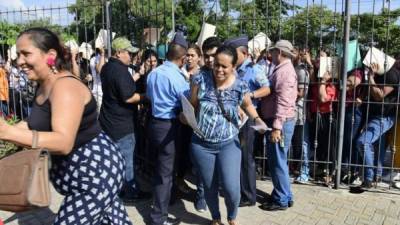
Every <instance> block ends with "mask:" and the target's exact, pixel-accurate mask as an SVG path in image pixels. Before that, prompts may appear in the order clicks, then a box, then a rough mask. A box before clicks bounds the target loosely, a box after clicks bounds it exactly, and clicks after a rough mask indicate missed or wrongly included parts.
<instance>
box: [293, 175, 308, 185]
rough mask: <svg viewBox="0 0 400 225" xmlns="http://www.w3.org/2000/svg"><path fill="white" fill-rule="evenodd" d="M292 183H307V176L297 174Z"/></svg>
mask: <svg viewBox="0 0 400 225" xmlns="http://www.w3.org/2000/svg"><path fill="white" fill-rule="evenodd" d="M294 183H296V184H308V183H309V181H308V177H304V176H298V177H297V178H296V179H295V180H294Z"/></svg>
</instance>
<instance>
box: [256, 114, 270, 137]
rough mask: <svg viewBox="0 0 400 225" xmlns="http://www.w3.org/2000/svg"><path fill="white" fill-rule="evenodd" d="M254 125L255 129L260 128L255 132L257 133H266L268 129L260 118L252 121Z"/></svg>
mask: <svg viewBox="0 0 400 225" xmlns="http://www.w3.org/2000/svg"><path fill="white" fill-rule="evenodd" d="M254 123H255V126H256V127H260V129H258V130H257V132H258V133H260V134H264V133H265V132H266V131H267V129H268V127H267V124H265V123H264V121H263V120H262V119H261V118H260V117H258V118H257V119H256V120H255V121H254Z"/></svg>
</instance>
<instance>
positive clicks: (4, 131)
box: [0, 116, 11, 139]
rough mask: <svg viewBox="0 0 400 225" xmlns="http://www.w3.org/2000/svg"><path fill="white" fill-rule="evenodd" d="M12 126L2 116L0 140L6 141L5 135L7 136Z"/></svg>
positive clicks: (0, 120) (0, 118) (0, 119)
mask: <svg viewBox="0 0 400 225" xmlns="http://www.w3.org/2000/svg"><path fill="white" fill-rule="evenodd" d="M10 127H11V125H9V124H8V123H7V122H6V121H5V120H4V118H3V117H1V116H0V139H4V135H5V134H7V132H8V130H9V129H10Z"/></svg>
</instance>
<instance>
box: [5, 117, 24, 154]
mask: <svg viewBox="0 0 400 225" xmlns="http://www.w3.org/2000/svg"><path fill="white" fill-rule="evenodd" d="M5 120H6V122H7V123H8V124H10V125H14V124H16V123H18V122H19V119H18V118H17V117H16V116H15V115H14V114H10V115H8V116H7V117H6V118H5ZM20 150H22V147H19V146H17V145H16V144H14V143H11V142H8V141H4V140H0V159H1V158H4V157H6V156H8V155H11V154H13V153H15V152H18V151H20Z"/></svg>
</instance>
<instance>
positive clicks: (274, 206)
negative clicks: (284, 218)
mask: <svg viewBox="0 0 400 225" xmlns="http://www.w3.org/2000/svg"><path fill="white" fill-rule="evenodd" d="M260 208H261V209H262V210H266V211H278V210H286V209H287V208H288V206H281V205H279V204H278V203H275V202H266V203H264V204H262V205H261V206H260Z"/></svg>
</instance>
